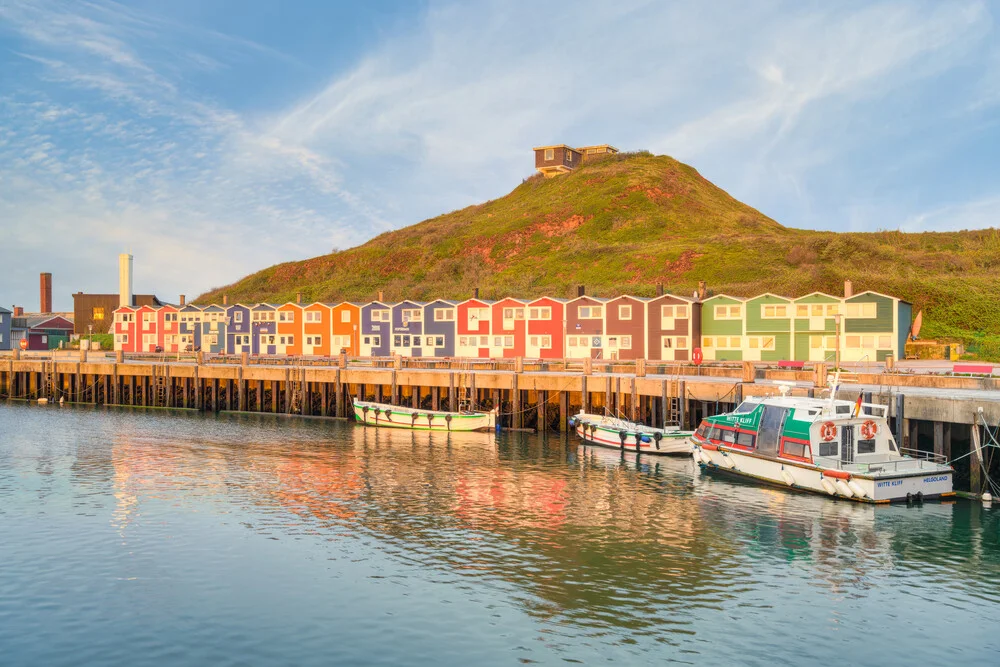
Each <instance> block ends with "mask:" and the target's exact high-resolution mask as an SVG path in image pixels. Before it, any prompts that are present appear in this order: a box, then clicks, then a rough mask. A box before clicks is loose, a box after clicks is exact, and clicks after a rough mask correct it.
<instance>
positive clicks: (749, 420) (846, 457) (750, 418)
mask: <svg viewBox="0 0 1000 667" xmlns="http://www.w3.org/2000/svg"><path fill="white" fill-rule="evenodd" d="M886 412H887V408H886V406H884V405H875V404H870V403H862V404H861V405H860V407H859V406H858V404H857V403H852V402H851V401H843V400H833V401H831V400H829V399H818V398H798V397H790V396H781V397H768V398H747V399H746V400H744V401H743V402H742V403H741V404H740V405H739V406H738V407H737V408H736V410H735V411H733V412H731V413H729V414H725V415H718V416H715V417H709V418H707V419H705V420H704V421H703V422H702V424H701V426H700V427H699V428H698V430H697V431H696V432H695V436H694V438H695V442H697V443H699V444H701V443H702V442H705V443H710V444H714V445H722V446H725V447H729V448H732V449H735V450H740V451H745V452H752V453H754V454H756V455H758V456H763V457H766V458H771V459H787V460H791V461H798V462H804V463H812V464H816V465H820V466H823V467H826V468H831V467H832V468H842V469H848V468H851V467H854V468H856V469H859V470H864V471H866V472H867V471H872V472H874V471H876V470H877V468H878V467H879V466H880V465H885V464H892V465H893V466H895V462H896V461H899V460H900V459H903V458H904V457H903V455H902V454H901V453H900V451H899V447H898V446H897V445H896V440H895V438H893V436H892V433H891V432H890V431H889V427H888V423H887V422H886Z"/></svg>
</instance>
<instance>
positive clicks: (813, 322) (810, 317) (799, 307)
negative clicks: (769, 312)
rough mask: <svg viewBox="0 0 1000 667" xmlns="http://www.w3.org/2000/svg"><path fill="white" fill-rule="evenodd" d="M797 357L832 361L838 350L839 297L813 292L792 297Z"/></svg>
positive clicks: (807, 359)
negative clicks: (796, 297) (795, 297)
mask: <svg viewBox="0 0 1000 667" xmlns="http://www.w3.org/2000/svg"><path fill="white" fill-rule="evenodd" d="M792 308H793V309H794V312H793V315H794V319H793V325H794V326H793V328H794V331H795V333H794V338H795V340H794V342H793V346H792V347H793V349H792V352H793V357H794V358H795V360H796V361H831V362H832V361H834V360H835V359H836V354H837V315H838V314H839V313H840V312H841V303H840V299H838V298H837V297H835V296H830V295H829V294H824V293H823V292H813V293H812V294H807V295H805V296H802V297H799V298H798V299H793V300H792Z"/></svg>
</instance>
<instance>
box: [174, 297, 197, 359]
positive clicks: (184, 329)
mask: <svg viewBox="0 0 1000 667" xmlns="http://www.w3.org/2000/svg"><path fill="white" fill-rule="evenodd" d="M177 312H178V319H179V320H180V323H179V324H180V326H179V327H178V333H179V334H180V348H181V351H182V352H194V351H195V350H199V349H201V306H195V305H194V304H188V305H186V306H184V307H183V308H180V309H178V311H177Z"/></svg>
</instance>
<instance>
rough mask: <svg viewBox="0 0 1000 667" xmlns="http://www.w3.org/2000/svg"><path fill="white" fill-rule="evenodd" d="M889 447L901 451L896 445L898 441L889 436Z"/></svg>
mask: <svg viewBox="0 0 1000 667" xmlns="http://www.w3.org/2000/svg"><path fill="white" fill-rule="evenodd" d="M889 449H891V450H892V451H894V452H897V453H898V452H899V449H898V448H897V447H896V441H895V440H893V439H892V438H889Z"/></svg>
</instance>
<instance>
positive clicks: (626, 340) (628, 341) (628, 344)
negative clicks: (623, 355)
mask: <svg viewBox="0 0 1000 667" xmlns="http://www.w3.org/2000/svg"><path fill="white" fill-rule="evenodd" d="M622 349H623V350H631V349H632V337H631V336H622Z"/></svg>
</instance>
